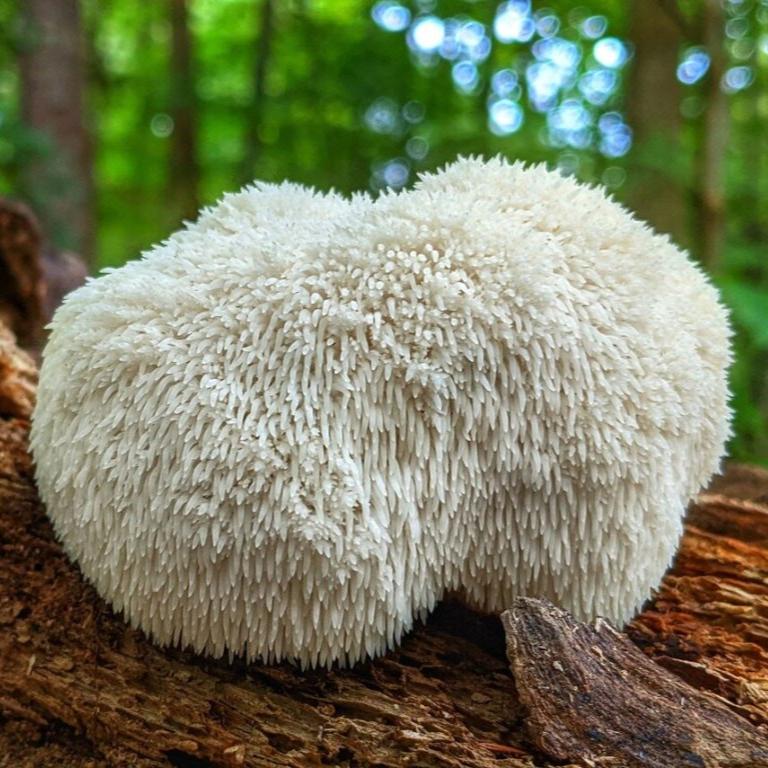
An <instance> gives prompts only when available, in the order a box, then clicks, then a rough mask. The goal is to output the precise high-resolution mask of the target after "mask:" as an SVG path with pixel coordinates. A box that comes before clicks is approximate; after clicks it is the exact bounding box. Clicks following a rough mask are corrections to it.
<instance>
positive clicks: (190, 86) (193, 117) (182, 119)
mask: <svg viewBox="0 0 768 768" xmlns="http://www.w3.org/2000/svg"><path fill="white" fill-rule="evenodd" d="M169 2H170V16H171V117H172V118H173V126H174V127H173V134H172V139H171V167H170V191H171V199H172V201H173V204H174V206H175V207H176V209H177V210H178V213H179V217H180V218H183V219H190V218H194V217H195V216H196V215H197V210H198V207H199V203H198V185H199V176H200V174H199V167H198V157H197V97H196V93H195V75H194V53H193V50H192V49H193V45H192V36H191V34H190V31H189V14H188V11H187V0H169Z"/></svg>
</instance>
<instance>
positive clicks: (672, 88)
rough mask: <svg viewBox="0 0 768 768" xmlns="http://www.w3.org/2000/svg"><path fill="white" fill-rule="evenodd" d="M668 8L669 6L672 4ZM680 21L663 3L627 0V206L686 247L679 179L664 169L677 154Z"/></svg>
mask: <svg viewBox="0 0 768 768" xmlns="http://www.w3.org/2000/svg"><path fill="white" fill-rule="evenodd" d="M673 5H674V4H673ZM682 23H683V22H682V19H681V18H680V17H678V16H677V15H676V14H675V13H674V12H672V10H671V9H670V7H669V6H668V5H667V4H666V3H664V2H663V0H633V2H632V5H631V10H630V29H629V38H630V40H632V42H633V43H634V46H635V55H634V59H633V63H632V68H631V70H630V80H629V85H628V90H627V94H628V95H627V110H628V120H629V124H630V126H631V128H632V131H633V139H634V148H633V151H632V154H631V156H630V162H631V164H632V166H631V167H632V174H631V177H630V181H631V186H630V187H629V189H628V195H629V202H630V204H631V206H632V208H633V209H634V210H635V211H636V212H637V214H638V215H639V216H640V218H642V219H645V220H646V221H647V222H648V223H649V224H651V225H652V226H653V227H654V228H655V229H656V230H658V231H659V232H664V233H666V234H669V235H671V236H672V237H673V238H674V240H675V241H677V242H678V243H680V244H681V245H688V244H689V241H690V238H689V233H688V218H689V216H688V203H687V194H686V188H685V183H684V180H683V179H682V178H681V176H680V174H679V172H678V173H675V169H674V168H670V160H677V157H678V156H679V154H680V152H681V151H682V150H681V146H680V138H681V129H682V117H681V115H680V84H679V83H678V81H677V77H676V71H677V63H678V55H679V51H680V45H681V43H682V41H683V31H682V29H681V25H682Z"/></svg>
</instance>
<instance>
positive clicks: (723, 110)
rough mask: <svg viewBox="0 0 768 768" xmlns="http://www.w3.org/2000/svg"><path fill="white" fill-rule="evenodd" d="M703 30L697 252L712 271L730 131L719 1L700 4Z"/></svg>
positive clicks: (721, 232)
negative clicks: (705, 59)
mask: <svg viewBox="0 0 768 768" xmlns="http://www.w3.org/2000/svg"><path fill="white" fill-rule="evenodd" d="M702 30H703V36H704V46H705V47H706V49H707V52H708V53H709V56H710V64H709V71H708V72H707V75H706V80H705V104H704V113H703V115H702V117H701V133H700V146H699V157H698V188H697V194H696V198H697V203H698V206H697V208H698V210H697V214H698V216H697V218H698V226H697V232H698V233H699V242H698V251H699V257H700V259H701V261H702V263H703V264H704V265H705V266H706V267H707V268H708V269H710V270H715V269H716V268H717V266H718V262H719V260H720V254H721V252H722V249H723V243H724V241H725V157H726V151H727V149H728V134H729V128H730V112H729V108H728V96H727V94H726V93H725V92H724V91H723V88H722V79H723V75H724V74H725V70H726V66H727V61H726V52H725V40H724V35H725V31H724V30H725V18H724V13H723V7H722V4H721V2H720V0H703V11H702Z"/></svg>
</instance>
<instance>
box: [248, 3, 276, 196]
mask: <svg viewBox="0 0 768 768" xmlns="http://www.w3.org/2000/svg"><path fill="white" fill-rule="evenodd" d="M274 30H275V7H274V2H273V0H262V2H261V8H260V11H259V19H258V33H257V34H258V38H257V41H256V51H255V56H254V60H253V97H252V100H251V107H250V109H249V110H248V114H247V118H246V119H247V122H246V131H245V150H244V153H243V168H242V180H243V183H247V182H249V181H252V180H253V177H254V174H255V172H256V166H257V163H258V161H259V154H260V153H261V148H262V141H261V136H260V135H259V131H260V128H261V124H262V120H263V119H264V107H265V105H266V101H267V72H268V70H269V62H270V59H271V56H272V35H273V34H274Z"/></svg>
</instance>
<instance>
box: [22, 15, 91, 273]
mask: <svg viewBox="0 0 768 768" xmlns="http://www.w3.org/2000/svg"><path fill="white" fill-rule="evenodd" d="M21 20H22V27H23V33H22V41H23V50H22V52H21V55H20V56H19V66H20V79H21V114H22V119H23V120H24V122H25V123H26V124H27V125H28V126H30V127H32V128H34V129H36V130H37V131H39V132H40V134H41V135H42V136H43V137H44V138H45V139H46V140H47V142H48V144H49V146H48V147H47V148H46V149H45V153H44V155H43V156H41V157H39V158H38V159H37V160H35V161H34V162H32V163H30V165H29V167H28V168H26V169H25V173H24V182H23V183H24V186H25V188H26V193H27V196H28V197H29V198H30V201H31V202H32V203H33V205H34V207H35V209H36V210H38V211H39V212H40V213H41V216H42V218H43V222H44V224H45V228H46V230H47V231H49V232H50V233H51V234H52V236H53V238H54V241H55V242H56V243H57V244H58V245H59V246H60V247H63V248H71V249H74V250H75V251H77V252H78V253H82V254H84V255H85V256H86V257H88V258H90V257H91V256H92V254H93V227H94V221H93V208H92V205H93V183H92V178H91V172H92V171H91V146H90V137H89V132H88V127H87V121H86V118H85V95H84V90H85V88H84V78H85V64H84V42H83V35H82V28H81V23H80V11H79V6H78V0H22V2H21Z"/></svg>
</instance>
